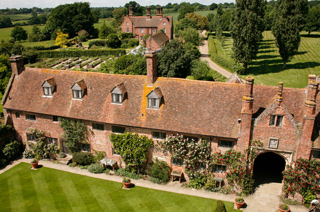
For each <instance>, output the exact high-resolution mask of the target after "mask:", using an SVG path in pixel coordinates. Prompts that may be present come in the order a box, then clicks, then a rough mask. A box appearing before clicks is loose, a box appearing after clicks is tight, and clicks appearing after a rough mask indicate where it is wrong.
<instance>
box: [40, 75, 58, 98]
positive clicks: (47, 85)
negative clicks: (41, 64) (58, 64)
mask: <svg viewBox="0 0 320 212" xmlns="http://www.w3.org/2000/svg"><path fill="white" fill-rule="evenodd" d="M55 86H56V82H55V79H54V78H53V77H52V78H50V79H47V80H45V81H44V82H43V83H42V90H43V96H44V97H52V94H53V92H54V89H55Z"/></svg>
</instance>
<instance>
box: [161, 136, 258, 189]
mask: <svg viewBox="0 0 320 212" xmlns="http://www.w3.org/2000/svg"><path fill="white" fill-rule="evenodd" d="M162 147H163V149H164V152H166V151H168V152H169V153H170V154H171V155H172V157H174V158H179V159H184V162H185V165H186V174H187V175H188V176H189V177H190V182H189V184H191V187H194V188H201V186H207V184H210V185H211V184H212V182H211V181H212V177H210V176H211V175H210V172H211V171H210V170H212V166H214V165H215V164H218V165H226V166H227V167H228V171H227V173H226V179H227V181H228V188H229V190H231V189H232V190H233V191H238V192H241V193H243V194H244V195H248V194H250V193H251V192H252V191H253V184H254V180H253V178H252V172H251V170H250V167H252V165H253V162H254V159H255V158H256V157H257V148H258V147H262V143H261V142H260V141H251V143H250V146H249V148H247V149H246V150H245V154H242V153H241V152H237V151H235V150H232V149H230V150H227V151H226V152H225V153H224V154H222V153H221V152H216V153H213V154H212V155H211V153H210V144H209V142H208V141H206V140H202V141H201V142H195V141H194V140H193V139H191V140H189V139H188V138H187V139H184V138H183V136H181V135H176V136H173V135H171V136H169V137H168V138H167V140H166V141H165V142H164V143H163V145H162ZM199 162H204V163H206V164H207V166H206V169H205V170H200V169H199V164H198V163H199ZM207 187H208V186H207ZM210 187H212V186H210ZM210 190H214V189H212V188H211V189H210Z"/></svg>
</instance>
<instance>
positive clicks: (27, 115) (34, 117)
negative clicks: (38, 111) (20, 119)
mask: <svg viewBox="0 0 320 212" xmlns="http://www.w3.org/2000/svg"><path fill="white" fill-rule="evenodd" d="M36 119H37V117H36V115H32V114H26V120H29V121H35V120H36Z"/></svg>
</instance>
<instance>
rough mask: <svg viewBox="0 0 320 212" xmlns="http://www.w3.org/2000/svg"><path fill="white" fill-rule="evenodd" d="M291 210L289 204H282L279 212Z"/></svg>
mask: <svg viewBox="0 0 320 212" xmlns="http://www.w3.org/2000/svg"><path fill="white" fill-rule="evenodd" d="M288 211H290V208H289V206H288V205H287V204H280V205H279V212H288Z"/></svg>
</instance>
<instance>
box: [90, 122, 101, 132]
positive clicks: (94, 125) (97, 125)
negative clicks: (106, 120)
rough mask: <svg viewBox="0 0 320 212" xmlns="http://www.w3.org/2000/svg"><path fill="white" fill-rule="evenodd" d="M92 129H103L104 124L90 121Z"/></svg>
mask: <svg viewBox="0 0 320 212" xmlns="http://www.w3.org/2000/svg"><path fill="white" fill-rule="evenodd" d="M92 129H94V130H101V131H103V130H104V125H103V124H97V123H92Z"/></svg>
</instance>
